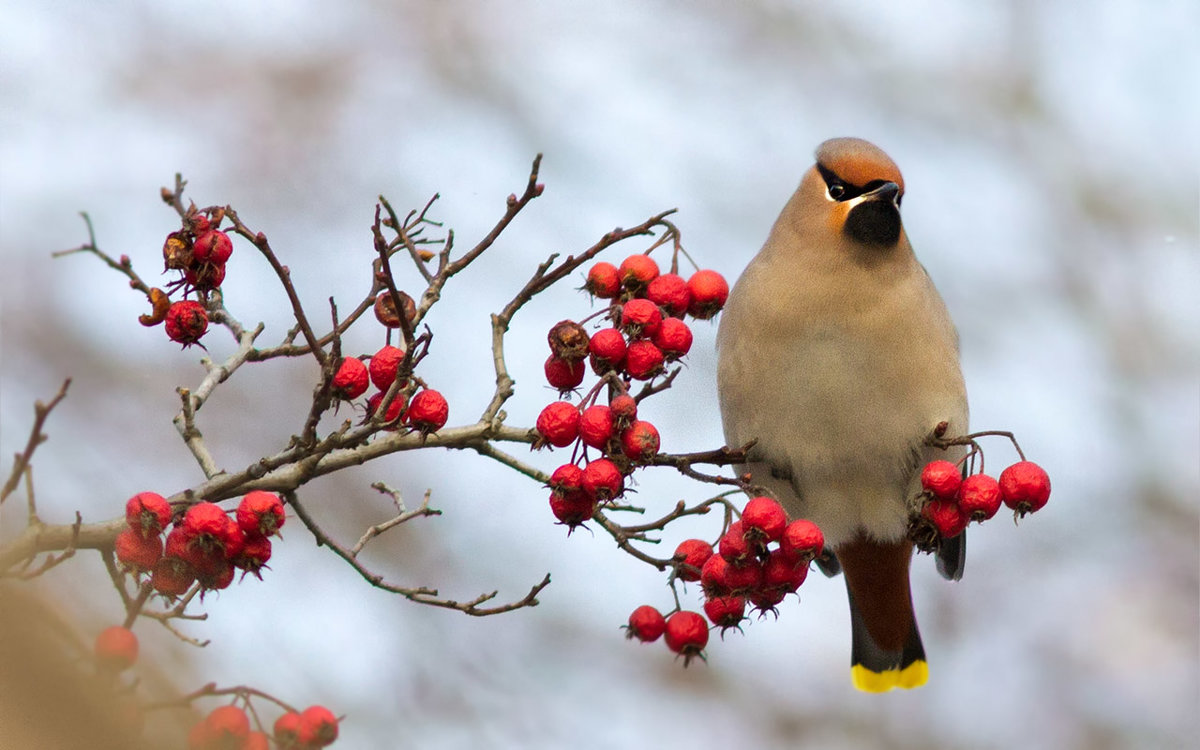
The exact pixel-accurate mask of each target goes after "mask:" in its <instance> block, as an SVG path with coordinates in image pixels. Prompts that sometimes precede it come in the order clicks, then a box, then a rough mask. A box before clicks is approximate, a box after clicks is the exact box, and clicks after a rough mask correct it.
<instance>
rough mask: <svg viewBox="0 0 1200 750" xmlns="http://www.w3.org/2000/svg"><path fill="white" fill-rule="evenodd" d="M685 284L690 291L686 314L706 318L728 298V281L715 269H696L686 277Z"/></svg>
mask: <svg viewBox="0 0 1200 750" xmlns="http://www.w3.org/2000/svg"><path fill="white" fill-rule="evenodd" d="M687 285H688V291H689V292H691V293H692V302H691V305H689V306H688V314H690V315H691V316H692V317H693V318H698V319H700V320H707V319H708V318H711V317H713V316H714V315H716V314H717V313H718V312H720V311H721V308H722V307H724V306H725V301H726V300H727V299H729V283H728V282H726V281H725V277H724V276H722V275H721V274H719V273H717V272H716V271H708V270H704V271H697V272H696V273H694V274H692V277H691V278H690V279H688V283H687Z"/></svg>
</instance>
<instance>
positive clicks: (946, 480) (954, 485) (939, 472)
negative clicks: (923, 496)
mask: <svg viewBox="0 0 1200 750" xmlns="http://www.w3.org/2000/svg"><path fill="white" fill-rule="evenodd" d="M961 484H962V470H961V469H959V468H958V467H957V466H955V465H954V463H953V462H951V461H930V462H929V463H928V464H926V465H925V468H924V469H921V486H922V487H923V488H924V489H925V491H926V492H928V493H929V494H931V495H933V496H934V497H935V498H938V499H939V500H953V499H954V496H955V495H957V494H958V487H959V485H961Z"/></svg>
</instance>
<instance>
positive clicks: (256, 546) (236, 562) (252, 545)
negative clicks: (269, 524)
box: [232, 536, 271, 579]
mask: <svg viewBox="0 0 1200 750" xmlns="http://www.w3.org/2000/svg"><path fill="white" fill-rule="evenodd" d="M270 559H271V540H270V539H268V538H266V537H265V536H253V537H247V538H246V545H245V546H244V547H242V551H241V553H239V554H238V556H237V557H235V558H234V559H233V561H232V562H233V566H234V567H235V568H240V569H241V570H244V571H246V572H247V573H253V574H254V575H255V576H258V578H260V579H261V578H262V574H261V573H260V572H259V571H261V570H262V569H263V568H265V567H266V565H267V563H268V562H269V561H270Z"/></svg>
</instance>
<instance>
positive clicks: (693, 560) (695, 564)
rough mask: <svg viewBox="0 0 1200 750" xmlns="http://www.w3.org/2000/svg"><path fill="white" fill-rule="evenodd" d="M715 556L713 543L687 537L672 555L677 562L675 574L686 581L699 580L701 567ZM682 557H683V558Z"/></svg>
mask: <svg viewBox="0 0 1200 750" xmlns="http://www.w3.org/2000/svg"><path fill="white" fill-rule="evenodd" d="M712 556H713V548H712V545H711V544H709V543H708V542H706V541H704V540H703V539H685V540H683V541H682V542H680V543H679V546H678V547H676V548H675V554H674V555H672V557H673V558H674V559H675V560H676V561H677V562H676V563H675V575H677V576H679V578H680V579H682V580H684V581H699V580H700V569H701V568H703V567H704V563H706V562H708V558H710V557H712ZM681 558H682V559H681Z"/></svg>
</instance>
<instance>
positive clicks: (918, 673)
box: [850, 661, 929, 693]
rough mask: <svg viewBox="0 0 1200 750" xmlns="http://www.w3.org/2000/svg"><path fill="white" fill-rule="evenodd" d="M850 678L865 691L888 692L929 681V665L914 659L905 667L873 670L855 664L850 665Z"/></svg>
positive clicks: (906, 688) (855, 685)
mask: <svg viewBox="0 0 1200 750" xmlns="http://www.w3.org/2000/svg"><path fill="white" fill-rule="evenodd" d="M850 678H851V679H852V680H854V687H856V688H858V689H859V690H861V691H863V692H864V693H886V692H887V691H889V690H891V689H892V688H904V689H905V690H910V689H912V688H916V687H921V686H922V685H924V684H925V683H926V682H928V681H929V665H927V664H926V663H925V662H923V661H914V662H913V663H912V664H909V665H908V666H907V667H905V668H903V669H887V670H884V671H882V672H872V671H871V670H870V669H867V668H866V667H864V666H863V665H862V664H855V665H854V666H852V667H850Z"/></svg>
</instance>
